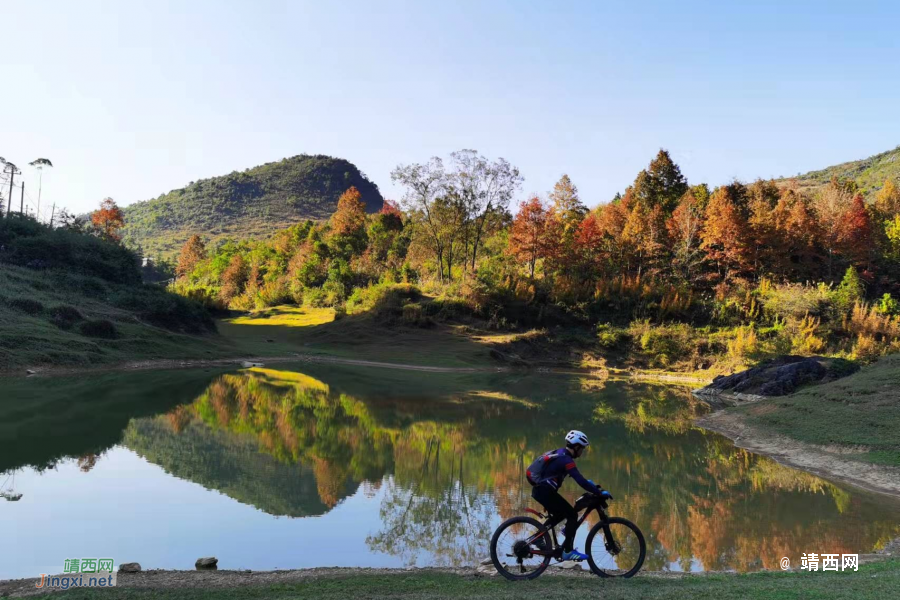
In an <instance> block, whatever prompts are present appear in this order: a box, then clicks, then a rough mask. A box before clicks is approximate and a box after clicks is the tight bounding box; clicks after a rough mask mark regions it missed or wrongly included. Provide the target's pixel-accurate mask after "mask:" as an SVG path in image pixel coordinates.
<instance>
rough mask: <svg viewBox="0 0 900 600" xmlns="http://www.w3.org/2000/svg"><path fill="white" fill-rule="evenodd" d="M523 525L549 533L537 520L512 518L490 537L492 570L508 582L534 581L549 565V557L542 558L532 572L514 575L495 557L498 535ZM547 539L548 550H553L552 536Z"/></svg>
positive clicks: (504, 522)
mask: <svg viewBox="0 0 900 600" xmlns="http://www.w3.org/2000/svg"><path fill="white" fill-rule="evenodd" d="M517 523H523V524H528V525H533V526H534V527H536V528H537V529H539V530H544V531H550V530H549V529H547V528H546V527H544V524H543V523H541V522H540V521H538V520H537V519H532V518H531V517H512V518H511V519H507V520H505V521H503V522H502V523H501V524H500V526H499V527H497V529H496V531H494V535H493V536H491V562H492V563H494V568H495V569H497V572H498V573H500V574H501V575H503V577H505V578H506V579H508V580H510V581H527V580H529V579H535V578H536V577H539V576H540V575H541V573H543V572H544V571H545V570H546V569H547V567H548V566H549V565H550V558H551V557H550V556H544V561H543V563H541V564H540V566H538V567H537V568H536V569H535V570H534V571H531V572H530V573H527V574H516V573H512V572H510V571H509V570H508V569H507V568H506V566H505V565H503V563H501V562H500V558H499V557H498V556H497V541H498V540H499V539H500V535H501V534H502V533H503V532H504V531H505V530H506V529H508V528H510V527H511V526H513V525H515V524H517ZM546 537H547V539H548V541H549V544H550V548H551V549H552V548H553V543H554V540H553V535H552V534H547V536H546Z"/></svg>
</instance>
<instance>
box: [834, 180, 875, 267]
mask: <svg viewBox="0 0 900 600" xmlns="http://www.w3.org/2000/svg"><path fill="white" fill-rule="evenodd" d="M836 244H837V249H838V251H839V252H840V254H841V255H842V256H843V257H844V258H846V259H847V260H849V261H850V263H851V264H852V265H854V266H856V267H857V268H859V269H861V270H863V271H865V270H866V269H867V268H868V267H869V266H870V264H871V260H872V252H873V250H874V237H873V229H872V219H871V216H870V215H869V211H868V210H867V209H866V203H865V200H863V197H862V194H856V196H854V198H853V201H852V203H851V204H850V207H849V208H848V209H847V212H846V213H844V216H843V217H842V218H841V220H840V227H839V228H838V235H837V240H836Z"/></svg>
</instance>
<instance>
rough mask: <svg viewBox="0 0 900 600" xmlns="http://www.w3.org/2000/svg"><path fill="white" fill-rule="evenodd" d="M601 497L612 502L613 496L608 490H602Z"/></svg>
mask: <svg viewBox="0 0 900 600" xmlns="http://www.w3.org/2000/svg"><path fill="white" fill-rule="evenodd" d="M600 497H601V498H603V499H604V500H612V499H613V495H612V494H610V493H609V492H607V491H606V490H600Z"/></svg>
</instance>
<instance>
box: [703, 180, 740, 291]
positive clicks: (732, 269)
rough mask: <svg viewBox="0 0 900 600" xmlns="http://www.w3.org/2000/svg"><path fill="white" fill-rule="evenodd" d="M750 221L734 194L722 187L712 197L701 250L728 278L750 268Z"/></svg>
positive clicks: (707, 208)
mask: <svg viewBox="0 0 900 600" xmlns="http://www.w3.org/2000/svg"><path fill="white" fill-rule="evenodd" d="M746 232H747V221H746V219H745V218H744V217H743V215H742V214H741V210H740V207H739V206H738V204H737V202H735V199H734V193H733V191H732V190H731V189H730V188H729V187H727V186H723V187H720V188H718V189H717V190H716V191H715V192H713V194H712V196H710V199H709V204H708V205H707V206H706V219H705V223H704V226H703V231H702V232H701V234H700V237H701V240H702V247H703V249H704V250H705V251H706V253H707V255H708V256H709V258H710V260H713V261H715V262H716V263H717V264H718V265H719V272H720V274H722V275H724V276H726V277H728V276H731V275H734V274H737V273H741V272H744V271H747V270H748V269H749V264H748V263H749V261H748V258H749V252H748V247H747V239H746Z"/></svg>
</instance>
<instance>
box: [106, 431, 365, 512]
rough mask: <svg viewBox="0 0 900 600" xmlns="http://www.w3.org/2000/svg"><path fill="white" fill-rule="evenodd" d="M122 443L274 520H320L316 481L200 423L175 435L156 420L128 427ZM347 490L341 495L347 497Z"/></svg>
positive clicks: (302, 469) (246, 441)
mask: <svg viewBox="0 0 900 600" xmlns="http://www.w3.org/2000/svg"><path fill="white" fill-rule="evenodd" d="M122 443H123V444H124V445H125V446H127V447H128V448H130V449H131V450H134V451H135V452H137V453H138V454H140V455H141V456H142V457H144V458H145V459H147V460H148V461H150V462H152V463H154V464H157V465H159V466H161V467H162V468H163V469H165V470H166V472H167V473H170V474H172V475H174V476H175V477H178V478H180V479H186V480H189V481H193V482H195V483H199V484H200V485H202V486H203V487H205V488H208V489H213V490H216V491H219V492H222V493H223V494H226V495H228V496H230V497H231V498H234V499H235V500H237V501H238V502H243V503H244V504H250V505H253V506H255V507H257V508H258V509H260V510H262V511H264V512H267V513H269V514H271V515H276V516H289V517H306V516H314V515H321V514H324V513H325V512H327V511H328V507H327V506H326V505H325V504H324V503H323V502H322V501H321V500H319V494H318V492H317V491H316V478H315V475H314V474H313V472H312V470H311V469H310V468H309V467H306V466H304V465H302V464H285V463H281V462H278V461H277V460H275V459H274V458H272V457H271V456H269V455H267V454H262V453H260V452H259V448H258V447H257V444H256V442H255V441H254V440H253V439H252V438H249V437H246V436H238V435H234V434H230V433H228V432H225V431H215V430H212V429H210V428H208V427H206V426H205V425H203V424H202V423H200V422H192V423H188V424H187V425H186V426H184V428H183V429H182V430H181V431H180V432H179V433H175V432H174V431H173V429H172V427H171V425H170V424H169V422H168V421H167V420H166V419H164V418H161V417H157V418H153V419H136V420H134V421H132V422H131V424H130V425H129V426H128V429H126V430H125V435H124V438H123V440H122ZM352 491H353V490H352V486H351V485H349V483H348V485H346V486H345V488H344V489H343V490H342V493H343V495H347V494H350V493H352Z"/></svg>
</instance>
